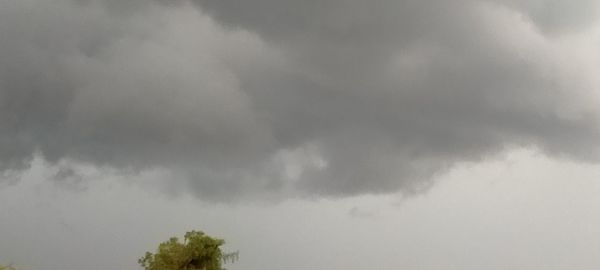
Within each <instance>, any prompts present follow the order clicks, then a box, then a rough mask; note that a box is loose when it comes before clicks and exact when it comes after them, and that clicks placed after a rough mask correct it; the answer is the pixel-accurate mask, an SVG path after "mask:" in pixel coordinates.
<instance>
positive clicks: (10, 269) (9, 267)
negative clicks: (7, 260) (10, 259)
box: [0, 264, 17, 270]
mask: <svg viewBox="0 0 600 270" xmlns="http://www.w3.org/2000/svg"><path fill="white" fill-rule="evenodd" d="M0 270H17V268H14V267H13V266H12V265H11V264H9V265H6V266H2V265H0Z"/></svg>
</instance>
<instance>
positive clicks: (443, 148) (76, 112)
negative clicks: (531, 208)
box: [0, 0, 599, 197]
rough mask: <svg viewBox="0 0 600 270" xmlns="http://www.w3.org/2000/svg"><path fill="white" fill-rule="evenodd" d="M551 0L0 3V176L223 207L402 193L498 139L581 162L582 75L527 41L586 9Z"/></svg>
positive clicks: (594, 152)
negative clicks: (131, 179) (164, 184)
mask: <svg viewBox="0 0 600 270" xmlns="http://www.w3.org/2000/svg"><path fill="white" fill-rule="evenodd" d="M554 2H556V1H554ZM554 2H553V1H545V2H544V1H539V5H537V4H536V5H523V4H521V3H520V2H516V1H515V2H511V1H489V2H488V1H466V0H465V1H391V0H390V1H386V0H376V1H368V2H367V1H353V0H348V1H341V0H325V1H312V0H311V1H274V0H256V1H227V0H219V1H217V0H198V1H195V6H196V7H197V9H194V8H192V6H191V5H190V4H189V3H187V2H185V1H178V2H176V3H175V4H173V3H170V4H167V3H166V2H164V1H157V2H156V3H153V4H151V3H148V2H144V1H131V2H127V4H125V3H124V2H123V1H92V0H90V1H67V0H55V1H47V2H43V3H36V2H35V1H5V2H3V3H2V4H0V6H1V8H0V37H1V38H0V61H1V62H0V113H1V115H0V125H1V127H2V129H1V130H0V164H2V168H3V169H5V170H6V169H21V168H23V167H26V166H27V165H28V164H29V161H30V160H31V159H32V157H33V156H34V155H35V154H36V153H39V154H40V155H42V156H43V157H44V158H45V159H47V160H49V161H50V162H58V161H60V160H64V159H68V160H74V161H77V162H87V163H90V164H93V165H95V166H100V167H110V168H117V169H125V170H130V169H133V170H144V169H156V168H158V169H164V170H166V171H169V172H171V173H172V175H173V176H174V178H176V179H186V181H184V182H182V181H178V180H174V181H173V185H180V184H181V183H187V184H186V185H183V186H184V188H192V189H193V190H194V191H195V192H197V193H199V194H201V196H225V197H238V196H245V195H247V194H289V193H292V194H294V193H297V192H308V193H310V194H315V193H316V194H324V195H331V194H335V195H349V194H360V193H369V192H392V191H398V190H401V191H405V192H416V191H419V190H421V189H424V188H427V187H428V186H429V185H430V184H431V178H432V176H433V175H434V174H436V173H440V172H443V171H444V170H445V169H446V168H449V167H451V166H452V165H453V164H455V163H457V162H462V161H473V160H479V159H482V158H485V157H487V156H489V155H492V154H494V153H498V152H499V151H502V150H503V149H506V148H509V147H515V146H527V147H529V146H532V147H537V148H540V149H542V150H543V151H545V152H547V153H550V154H553V155H560V156H569V157H571V158H576V159H585V160H596V159H597V158H598V154H599V153H598V149H597V148H598V147H597V145H598V139H599V138H598V128H597V120H598V119H597V116H598V114H597V111H596V109H595V106H596V105H597V102H596V93H595V92H594V91H596V89H597V86H598V85H597V84H596V82H595V81H594V79H593V74H595V72H594V71H596V69H597V65H595V64H594V63H591V64H590V63H589V62H587V61H588V60H586V59H587V58H586V57H577V55H575V54H574V53H573V51H574V50H575V49H577V48H578V47H577V46H579V45H580V44H579V43H577V42H572V43H573V44H571V43H568V42H560V40H555V39H554V38H553V37H549V36H547V33H546V32H545V31H546V30H544V29H561V31H563V33H565V35H568V33H569V31H568V29H573V28H577V27H583V24H584V23H585V24H587V25H586V27H589V25H590V23H591V22H592V21H593V19H592V18H594V17H593V16H590V17H589V18H588V19H585V20H581V21H579V19H578V18H579V16H576V14H577V11H578V10H580V9H582V8H584V7H587V8H586V9H585V10H587V9H590V10H591V9H593V6H594V4H593V3H592V2H590V3H583V2H582V3H580V5H575V6H578V7H577V8H573V9H572V12H571V13H573V15H568V16H571V17H569V18H562V17H561V18H557V17H556V15H554V14H553V13H552V12H551V11H545V10H546V9H545V8H546V7H548V8H550V9H554V8H557V7H556V5H559V3H558V2H556V3H554ZM532 3H533V1H532ZM540 12H541V13H540ZM571 13H569V14H571ZM539 14H543V16H542V17H539V16H541V15H539ZM541 18H542V19H541ZM576 19H577V20H576ZM564 29H567V30H564ZM577 29H579V28H577ZM583 45H586V44H583ZM583 45H582V48H585V46H583ZM581 67H583V68H581Z"/></svg>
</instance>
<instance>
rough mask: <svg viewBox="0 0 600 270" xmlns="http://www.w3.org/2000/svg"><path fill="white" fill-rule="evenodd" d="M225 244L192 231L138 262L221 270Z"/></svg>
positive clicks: (156, 267) (166, 269)
mask: <svg viewBox="0 0 600 270" xmlns="http://www.w3.org/2000/svg"><path fill="white" fill-rule="evenodd" d="M223 244H225V241H224V240H222V239H217V238H212V237H210V236H208V235H206V234H204V233H203V232H201V231H191V232H187V233H186V234H185V237H184V241H183V243H181V242H179V239H177V237H173V238H171V239H169V241H166V242H163V243H161V244H160V245H159V246H158V250H157V252H156V254H153V253H151V252H146V255H145V256H144V257H142V258H140V259H139V260H138V262H139V264H140V265H141V266H142V267H143V268H144V269H146V270H221V260H223V258H224V256H225V257H227V256H228V255H227V254H225V255H224V254H223V252H222V251H221V248H220V247H221V245H223ZM0 270H2V269H0Z"/></svg>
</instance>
